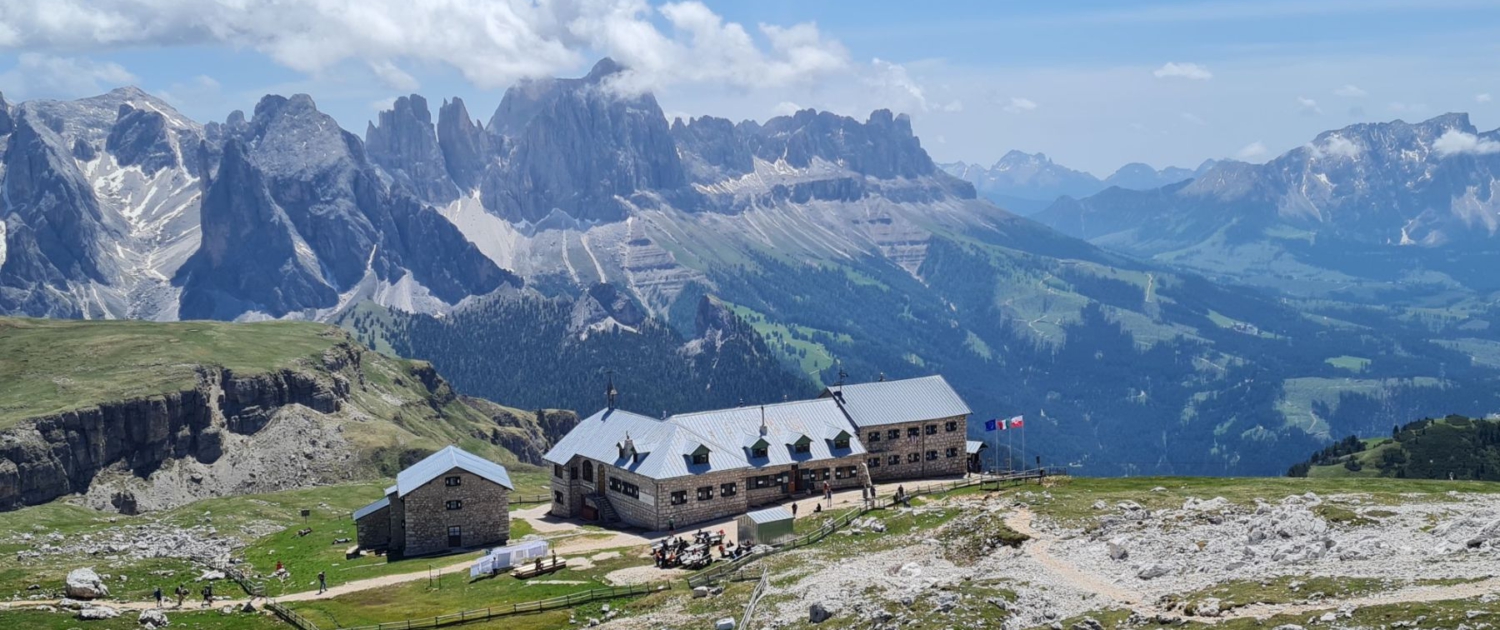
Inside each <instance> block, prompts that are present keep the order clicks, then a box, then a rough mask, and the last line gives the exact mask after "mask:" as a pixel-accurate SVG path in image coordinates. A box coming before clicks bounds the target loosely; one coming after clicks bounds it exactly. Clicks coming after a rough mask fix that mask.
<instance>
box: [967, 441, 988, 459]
mask: <svg viewBox="0 0 1500 630" xmlns="http://www.w3.org/2000/svg"><path fill="white" fill-rule="evenodd" d="M982 448H988V445H987V444H985V443H984V442H980V441H979V440H968V441H966V442H964V451H966V452H968V454H970V455H973V454H975V453H978V452H979V449H982Z"/></svg>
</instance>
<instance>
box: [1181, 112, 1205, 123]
mask: <svg viewBox="0 0 1500 630" xmlns="http://www.w3.org/2000/svg"><path fill="white" fill-rule="evenodd" d="M1179 116H1181V117H1182V119H1183V120H1186V121H1188V122H1190V123H1193V124H1195V125H1198V126H1199V127H1202V126H1204V125H1207V124H1208V121H1206V120H1203V117H1202V116H1199V115H1197V114H1194V113H1192V112H1182V113H1181V114H1179Z"/></svg>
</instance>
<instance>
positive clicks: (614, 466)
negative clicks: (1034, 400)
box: [543, 377, 968, 530]
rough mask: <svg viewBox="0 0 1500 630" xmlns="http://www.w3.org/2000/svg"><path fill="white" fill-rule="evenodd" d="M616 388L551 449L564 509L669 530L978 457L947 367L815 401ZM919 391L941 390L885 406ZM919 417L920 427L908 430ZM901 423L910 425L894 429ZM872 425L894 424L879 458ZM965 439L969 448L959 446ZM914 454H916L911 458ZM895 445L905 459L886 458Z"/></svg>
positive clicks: (941, 471)
mask: <svg viewBox="0 0 1500 630" xmlns="http://www.w3.org/2000/svg"><path fill="white" fill-rule="evenodd" d="M887 390H888V391H887ZM613 393H614V390H613V388H611V389H610V397H609V405H608V406H607V407H606V408H605V409H603V410H601V411H599V412H598V413H596V414H594V415H593V416H590V417H589V418H587V419H585V420H583V421H582V422H580V423H579V424H578V426H577V427H575V428H574V429H573V430H572V431H571V432H569V433H568V435H567V436H565V437H563V439H562V440H560V441H558V443H557V445H556V446H554V447H553V448H552V450H550V451H548V452H547V454H546V455H545V456H544V457H543V458H544V459H545V460H546V461H547V462H548V463H550V464H552V492H553V505H552V513H553V514H554V515H556V516H561V517H569V518H584V519H589V520H601V521H614V520H619V521H621V522H624V523H626V524H629V525H633V526H637V527H642V528H646V529H651V530H665V529H668V528H670V527H672V526H676V527H686V526H688V525H691V524H694V523H699V522H703V521H708V520H714V519H719V518H724V517H728V516H735V515H738V514H743V513H745V512H746V511H748V510H749V509H750V508H753V507H755V506H758V505H763V504H766V503H771V502H775V501H780V500H782V499H785V498H788V497H793V496H801V495H805V494H808V493H816V492H821V491H822V490H823V487H824V484H827V486H828V487H829V488H831V489H835V490H837V489H844V488H852V487H857V486H860V485H863V484H864V483H866V482H867V481H869V480H870V479H872V478H873V479H875V480H881V479H894V478H920V477H934V476H943V475H959V474H963V472H964V471H965V468H966V465H967V461H968V460H967V457H965V454H964V435H965V432H966V422H967V417H968V409H967V407H963V403H962V401H961V400H959V399H958V395H957V394H956V393H954V392H953V390H952V389H951V388H949V387H948V384H947V383H946V382H945V381H943V379H942V378H941V377H929V378H926V379H913V380H912V381H889V382H881V383H869V384H865V385H860V386H855V385H850V386H847V387H843V388H837V390H836V391H832V392H827V393H825V396H823V397H820V398H817V399H813V400H803V401H794V402H784V403H777V404H771V405H759V406H744V407H737V408H734V409H723V410H717V411H705V412H698V413H687V414H678V415H675V416H671V417H668V418H664V419H656V418H650V417H647V416H643V415H639V414H634V413H630V412H628V411H624V410H620V409H616V408H615V406H614V396H613ZM910 395H923V396H928V397H930V400H929V401H928V402H927V403H925V404H924V403H923V402H922V401H914V400H906V401H904V402H903V403H902V405H901V406H899V407H893V412H892V413H875V408H876V407H878V406H880V405H888V404H889V401H888V400H886V399H889V398H901V397H904V396H910ZM851 401H855V402H851ZM954 401H958V402H957V405H956V406H955V405H954ZM960 411H961V413H960ZM862 421H863V422H865V423H868V427H866V426H863V425H861V422H862ZM929 425H932V426H933V427H934V428H933V429H929V428H928V426H929ZM911 427H915V428H916V431H917V433H916V435H914V436H912V437H910V438H908V437H906V432H907V430H908V429H909V428H911ZM893 429H894V430H898V431H900V436H898V438H897V439H891V440H887V439H884V432H885V431H887V430H893ZM866 430H868V431H877V430H878V431H880V432H882V437H881V438H880V439H879V442H880V444H881V446H882V450H881V451H879V456H880V457H881V458H882V460H881V462H879V463H876V462H875V461H874V459H873V458H874V457H875V456H876V455H877V453H875V452H873V451H871V450H869V449H868V448H867V446H866V442H864V441H863V440H862V439H861V434H862V431H866ZM954 440H956V445H957V446H956V448H957V449H958V450H957V451H955V452H953V453H952V454H951V455H950V454H949V452H948V449H949V448H950V445H949V442H951V441H954ZM911 453H916V454H917V457H916V459H915V460H913V461H911V462H907V461H905V459H904V458H909V457H911ZM931 453H936V455H935V456H934V455H932V454H931ZM889 456H898V457H901V458H903V460H902V461H901V462H900V463H897V464H895V465H886V464H885V461H884V459H883V458H885V457H889ZM877 470H878V471H880V472H881V473H886V471H889V472H888V473H886V474H877V472H876V471H877Z"/></svg>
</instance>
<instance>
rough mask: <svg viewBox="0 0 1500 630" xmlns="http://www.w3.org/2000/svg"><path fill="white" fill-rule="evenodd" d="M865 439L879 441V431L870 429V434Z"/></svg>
mask: <svg viewBox="0 0 1500 630" xmlns="http://www.w3.org/2000/svg"><path fill="white" fill-rule="evenodd" d="M865 441H867V442H879V441H880V432H879V431H871V432H870V435H869V438H868V439H866V440H865Z"/></svg>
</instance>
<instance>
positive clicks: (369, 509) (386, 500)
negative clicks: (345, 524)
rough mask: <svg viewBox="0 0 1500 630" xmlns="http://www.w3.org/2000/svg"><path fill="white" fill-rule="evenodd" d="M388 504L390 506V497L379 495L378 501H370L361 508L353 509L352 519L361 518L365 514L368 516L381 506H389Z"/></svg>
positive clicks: (377, 510)
mask: <svg viewBox="0 0 1500 630" xmlns="http://www.w3.org/2000/svg"><path fill="white" fill-rule="evenodd" d="M390 506H391V498H390V497H380V500H379V501H376V502H374V503H371V504H369V505H366V506H364V507H362V508H359V509H358V510H355V511H354V520H356V521H357V520H359V519H362V518H364V517H366V516H369V515H371V514H374V513H376V512H379V511H380V509H381V508H387V507H390Z"/></svg>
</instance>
